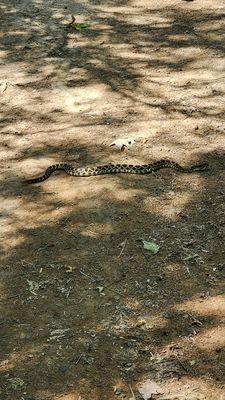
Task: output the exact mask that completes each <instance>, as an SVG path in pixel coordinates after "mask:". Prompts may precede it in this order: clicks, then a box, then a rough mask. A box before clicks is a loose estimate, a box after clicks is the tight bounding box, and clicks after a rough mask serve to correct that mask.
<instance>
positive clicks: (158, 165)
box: [25, 159, 208, 184]
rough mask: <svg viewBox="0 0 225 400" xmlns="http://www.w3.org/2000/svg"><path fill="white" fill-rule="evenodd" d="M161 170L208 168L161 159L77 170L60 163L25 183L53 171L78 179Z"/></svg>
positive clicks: (46, 175)
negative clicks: (137, 163)
mask: <svg viewBox="0 0 225 400" xmlns="http://www.w3.org/2000/svg"><path fill="white" fill-rule="evenodd" d="M162 168H172V169H173V170H175V171H178V172H183V173H192V172H200V171H205V170H206V169H207V168H208V163H202V164H195V165H191V166H190V167H182V166H181V165H180V164H178V163H176V162H174V161H170V160H166V159H162V160H159V161H155V162H153V163H151V164H141V165H130V164H111V163H110V164H106V165H99V166H94V167H84V168H77V167H75V166H73V165H72V164H68V163H61V164H53V165H50V166H49V167H48V168H47V169H46V170H45V172H44V173H43V175H41V176H39V177H37V178H31V179H28V180H26V181H25V183H27V184H32V183H40V182H43V181H45V180H46V179H48V178H49V177H50V175H51V174H52V173H53V172H54V171H58V170H60V171H64V172H66V174H67V175H71V176H79V177H87V176H95V175H105V174H118V173H121V174H140V175H145V174H151V173H155V172H157V171H159V170H160V169H162Z"/></svg>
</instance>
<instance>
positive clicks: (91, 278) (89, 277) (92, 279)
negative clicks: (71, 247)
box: [80, 271, 96, 282]
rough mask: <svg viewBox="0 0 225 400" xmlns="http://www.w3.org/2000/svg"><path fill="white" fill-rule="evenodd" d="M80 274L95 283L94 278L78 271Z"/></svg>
mask: <svg viewBox="0 0 225 400" xmlns="http://www.w3.org/2000/svg"><path fill="white" fill-rule="evenodd" d="M80 273H81V275H84V276H86V278H88V279H90V280H91V281H92V282H95V281H96V279H95V278H93V277H92V276H90V275H88V274H85V272H83V271H80Z"/></svg>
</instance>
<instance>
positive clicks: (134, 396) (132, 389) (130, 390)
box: [129, 384, 136, 400]
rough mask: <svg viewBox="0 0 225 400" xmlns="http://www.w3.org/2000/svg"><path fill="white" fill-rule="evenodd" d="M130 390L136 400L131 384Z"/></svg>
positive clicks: (133, 399)
mask: <svg viewBox="0 0 225 400" xmlns="http://www.w3.org/2000/svg"><path fill="white" fill-rule="evenodd" d="M129 388H130V391H131V394H132V400H136V397H135V395H134V391H133V389H132V386H131V385H130V384H129Z"/></svg>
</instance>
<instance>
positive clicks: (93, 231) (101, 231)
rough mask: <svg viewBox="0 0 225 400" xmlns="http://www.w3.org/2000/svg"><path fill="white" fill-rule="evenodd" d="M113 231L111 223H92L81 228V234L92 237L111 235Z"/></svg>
mask: <svg viewBox="0 0 225 400" xmlns="http://www.w3.org/2000/svg"><path fill="white" fill-rule="evenodd" d="M112 232H113V227H112V226H111V224H97V223H96V224H94V223H91V224H89V225H88V226H87V227H85V228H84V229H82V230H81V235H83V236H88V237H90V238H98V237H101V236H103V235H110V233H112Z"/></svg>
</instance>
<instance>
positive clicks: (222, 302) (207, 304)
mask: <svg viewBox="0 0 225 400" xmlns="http://www.w3.org/2000/svg"><path fill="white" fill-rule="evenodd" d="M177 309H181V310H184V311H193V312H195V313H197V314H199V315H207V316H211V317H214V318H216V319H217V318H221V317H222V318H223V317H224V315H225V296H222V295H219V296H210V297H207V298H205V299H201V300H199V301H196V300H191V301H187V302H184V303H182V304H181V305H179V306H177Z"/></svg>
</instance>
